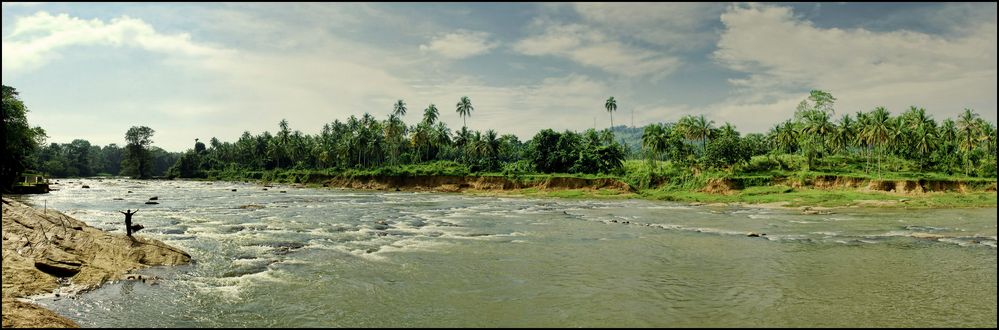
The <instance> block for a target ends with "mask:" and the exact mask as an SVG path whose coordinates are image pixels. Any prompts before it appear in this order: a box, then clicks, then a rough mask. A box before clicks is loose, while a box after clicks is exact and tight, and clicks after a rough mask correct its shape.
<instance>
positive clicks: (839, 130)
mask: <svg viewBox="0 0 999 330" xmlns="http://www.w3.org/2000/svg"><path fill="white" fill-rule="evenodd" d="M855 134H856V133H855V131H854V123H853V120H852V119H851V118H850V114H848V113H847V114H843V116H842V117H840V119H839V123H838V124H837V125H836V128H835V129H834V130H833V135H832V138H831V139H830V140H829V147H831V148H832V151H833V152H834V153H838V152H840V151H844V150H848V149H849V148H850V145H851V143H852V141H853V140H854V139H855V138H856V137H855Z"/></svg>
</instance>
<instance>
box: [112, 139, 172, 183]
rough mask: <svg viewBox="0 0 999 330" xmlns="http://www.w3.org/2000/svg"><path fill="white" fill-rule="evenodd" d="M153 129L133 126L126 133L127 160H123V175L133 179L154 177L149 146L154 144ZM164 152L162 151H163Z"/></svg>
mask: <svg viewBox="0 0 999 330" xmlns="http://www.w3.org/2000/svg"><path fill="white" fill-rule="evenodd" d="M153 133H155V131H154V130H153V129H152V128H149V127H146V126H132V128H129V129H128V132H126V133H125V141H127V142H128V144H127V145H125V159H124V160H122V164H121V167H122V174H124V175H128V176H131V177H133V178H139V179H146V178H150V177H152V176H153V171H154V169H153V154H152V152H151V151H150V149H149V146H150V145H152V144H153V140H152V137H153ZM161 150H162V149H161Z"/></svg>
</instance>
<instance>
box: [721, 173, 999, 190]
mask: <svg viewBox="0 0 999 330" xmlns="http://www.w3.org/2000/svg"><path fill="white" fill-rule="evenodd" d="M764 185H786V186H789V187H791V188H802V187H807V188H815V189H855V190H857V191H860V192H872V191H885V192H893V193H900V194H923V193H928V192H959V193H968V192H975V191H981V192H994V191H996V183H995V182H986V181H971V182H965V181H950V180H925V179H924V180H872V179H865V178H855V177H841V176H831V175H829V176H817V177H815V178H813V179H806V180H801V179H789V178H773V179H770V180H759V179H756V178H730V179H719V180H712V181H710V182H708V184H707V185H706V186H705V187H704V188H703V189H702V190H701V191H703V192H708V193H720V194H732V193H733V191H735V190H742V189H745V188H746V187H749V186H764Z"/></svg>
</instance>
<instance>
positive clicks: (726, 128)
mask: <svg viewBox="0 0 999 330" xmlns="http://www.w3.org/2000/svg"><path fill="white" fill-rule="evenodd" d="M719 135H720V136H734V137H739V131H736V130H735V126H732V124H731V123H729V122H725V125H722V127H721V128H720V132H719Z"/></svg>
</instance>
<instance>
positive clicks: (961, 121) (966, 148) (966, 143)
mask: <svg viewBox="0 0 999 330" xmlns="http://www.w3.org/2000/svg"><path fill="white" fill-rule="evenodd" d="M977 119H978V114H977V113H975V112H974V110H971V109H968V108H965V109H964V112H963V113H961V116H960V117H958V120H957V137H958V148H960V149H961V151H963V154H964V169H965V170H964V174H965V175H968V174H970V173H971V158H970V154H971V151H972V150H975V146H977V143H976V142H978V140H979V138H980V136H981V131H982V130H981V128H980V127H979V125H978V120H977Z"/></svg>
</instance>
